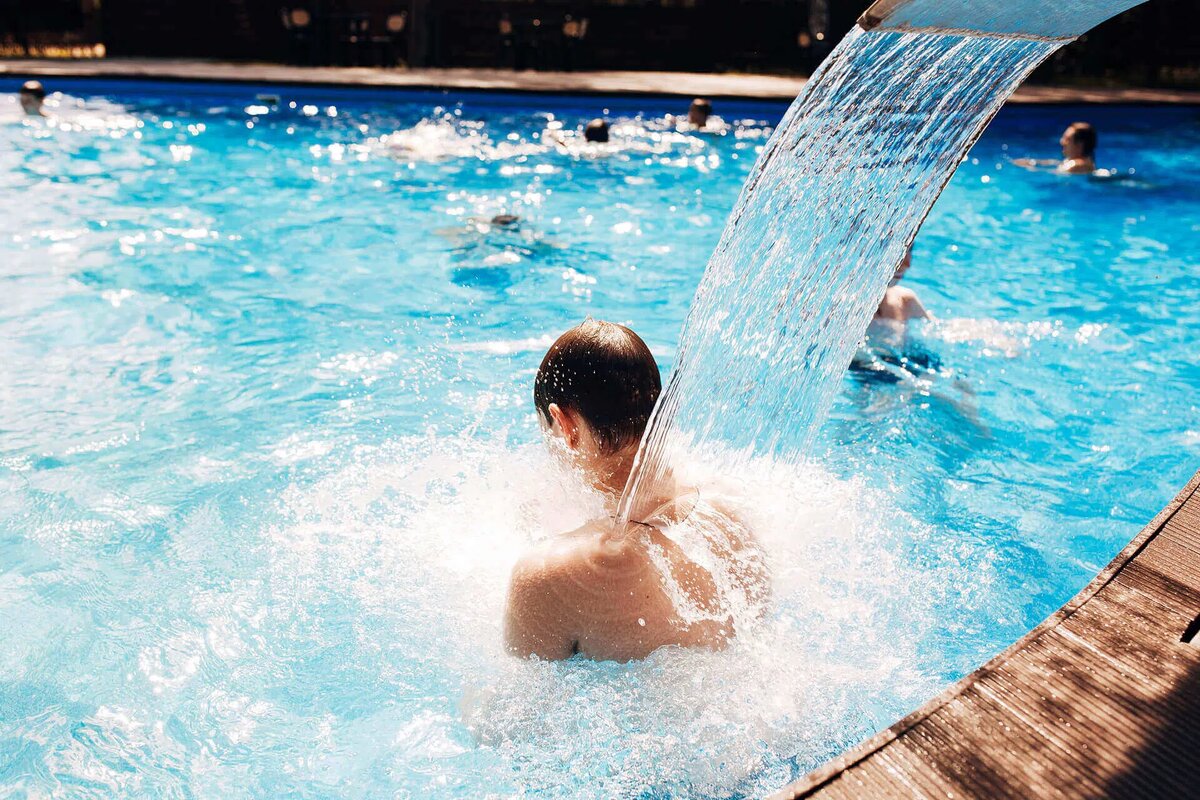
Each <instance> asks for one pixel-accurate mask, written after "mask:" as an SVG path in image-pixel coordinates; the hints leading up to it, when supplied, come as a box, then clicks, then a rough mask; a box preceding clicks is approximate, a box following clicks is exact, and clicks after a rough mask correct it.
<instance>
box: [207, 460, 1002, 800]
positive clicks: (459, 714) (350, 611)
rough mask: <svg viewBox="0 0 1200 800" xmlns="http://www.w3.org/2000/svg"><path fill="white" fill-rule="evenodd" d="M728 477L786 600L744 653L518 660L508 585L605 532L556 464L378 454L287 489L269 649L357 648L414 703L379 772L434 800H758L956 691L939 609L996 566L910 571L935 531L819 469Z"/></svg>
mask: <svg viewBox="0 0 1200 800" xmlns="http://www.w3.org/2000/svg"><path fill="white" fill-rule="evenodd" d="M712 469H713V468H712V467H705V466H703V465H696V466H694V468H693V469H691V470H690V471H689V474H688V477H689V479H692V480H695V481H696V482H697V483H698V484H700V485H701V487H702V489H701V491H709V490H710V489H708V488H705V487H712V486H715V485H717V484H721V488H720V491H722V492H724V493H726V495H727V496H733V495H736V496H738V497H739V500H740V505H739V513H740V514H743V515H744V517H743V518H744V519H745V521H746V522H747V523H749V524H750V525H751V526H752V528H753V529H754V531H755V533H756V535H757V536H758V537H759V538H760V540H761V541H762V543H763V545H764V546H765V548H766V551H767V554H768V558H769V561H770V563H771V565H772V571H773V586H774V598H773V600H772V601H771V605H770V608H769V611H768V613H767V615H766V618H765V620H764V621H763V622H762V623H761V624H759V625H757V626H756V627H754V628H752V629H750V630H748V631H746V632H744V633H743V634H741V635H739V637H738V638H737V639H736V640H735V641H734V643H733V645H732V646H731V647H730V648H728V649H727V650H726V651H724V652H716V653H714V652H706V651H696V650H681V649H678V648H666V649H663V650H660V651H658V652H656V653H654V654H653V655H651V656H650V657H649V658H647V659H646V660H645V661H643V662H634V663H630V664H615V663H611V662H609V663H599V664H598V663H594V662H590V661H587V660H582V659H574V660H571V661H568V662H562V663H545V662H538V661H536V660H531V661H522V660H518V659H516V658H513V657H511V656H509V655H507V654H506V653H505V652H504V649H503V647H502V643H501V624H502V615H503V609H504V601H505V592H506V585H507V578H508V574H509V571H510V569H511V566H512V564H513V563H514V561H515V560H516V558H517V557H518V556H519V554H520V553H521V552H522V551H523V550H524V549H525V548H526V547H528V546H529V545H530V544H532V543H534V542H536V541H537V540H539V539H542V538H544V537H546V536H552V535H555V534H556V533H558V532H562V531H566V530H570V529H572V528H574V527H576V526H577V525H579V524H581V523H582V522H584V521H586V520H587V519H590V518H594V517H595V516H597V515H599V514H601V513H603V511H604V509H603V504H602V503H601V501H600V499H599V498H598V497H596V496H594V495H590V494H589V493H588V492H585V491H583V490H582V489H580V487H579V486H578V484H577V483H576V482H575V480H574V479H573V478H572V477H570V476H569V475H565V474H564V473H562V472H561V471H560V470H559V468H558V467H557V466H555V464H554V463H552V461H551V459H550V458H549V457H548V456H547V455H546V454H545V453H544V452H543V450H542V448H541V447H524V448H518V449H515V450H514V449H511V448H510V447H509V446H507V445H505V444H503V443H502V442H499V441H484V442H480V441H473V440H468V439H429V438H426V439H405V440H400V441H396V442H393V443H392V444H390V445H388V446H386V447H383V448H378V449H364V450H362V451H360V452H359V453H357V454H356V455H355V456H354V457H353V458H352V459H351V462H350V463H349V464H348V465H347V466H345V467H344V468H341V469H339V470H336V471H334V472H333V473H332V474H330V475H328V476H327V477H325V478H322V479H320V480H318V481H316V483H313V484H307V485H301V484H296V485H294V486H293V487H292V488H290V489H288V490H287V491H286V492H285V493H284V496H283V501H282V502H283V511H284V515H285V517H286V518H287V520H288V521H287V522H286V523H284V524H282V525H280V526H279V527H277V528H274V529H272V530H271V531H270V532H269V542H270V545H269V549H270V553H271V555H270V562H271V565H270V573H271V574H270V576H269V578H268V583H269V584H270V587H271V588H270V594H271V595H272V596H275V597H282V598H288V599H287V602H285V603H284V604H283V606H282V607H280V608H277V609H275V610H273V611H272V614H271V617H273V618H274V622H272V618H271V617H269V618H268V620H267V621H265V622H264V631H263V633H262V635H264V636H266V637H268V638H271V637H272V636H273V635H278V634H283V635H284V638H285V639H286V638H288V637H291V636H296V635H298V634H297V630H298V629H297V628H295V627H293V622H292V618H295V620H296V621H297V622H300V623H302V621H303V620H305V619H309V620H311V619H314V617H313V615H314V614H316V615H319V616H323V619H322V621H321V625H323V626H331V627H333V628H338V629H340V628H343V627H345V626H351V627H353V628H354V629H356V630H357V631H358V634H357V636H356V638H357V641H358V644H357V645H356V646H355V647H354V648H352V649H351V650H350V651H348V652H346V653H344V654H343V658H347V659H350V660H351V661H354V662H360V663H357V664H356V665H355V666H354V668H353V670H351V671H363V672H366V673H370V674H379V675H383V676H387V677H385V678H384V684H385V685H386V686H388V687H389V688H387V689H386V690H385V692H384V694H385V695H386V694H387V693H388V692H395V696H396V698H402V697H403V698H408V699H407V700H406V701H405V702H407V703H409V705H408V706H407V708H408V709H409V710H408V711H407V712H405V713H398V712H396V711H395V710H390V711H389V710H386V709H381V711H380V714H383V715H385V718H382V722H381V718H380V717H379V716H378V715H373V716H372V719H373V720H374V721H373V722H372V723H371V725H382V726H383V728H384V729H385V730H380V731H377V733H378V734H379V736H380V739H379V740H378V741H374V740H373V742H372V744H371V745H370V752H371V754H373V755H371V757H372V758H375V759H383V760H385V761H388V762H389V763H392V762H394V763H395V764H396V766H397V769H401V768H402V771H403V772H405V774H407V775H408V779H409V780H410V781H412V782H414V783H413V784H412V785H411V786H409V787H408V788H409V789H411V790H412V791H414V792H416V793H417V794H422V793H431V794H435V793H437V791H438V790H439V785H435V783H433V782H432V781H433V778H432V775H434V774H435V773H437V772H439V771H445V770H450V771H451V773H452V774H455V775H457V776H458V778H457V779H458V780H460V781H461V785H460V788H462V787H463V786H468V785H470V786H476V787H477V786H480V785H497V786H501V787H504V786H508V787H510V789H511V791H516V790H517V789H518V788H519V789H520V790H522V791H525V792H534V793H537V792H539V791H544V792H546V793H548V795H549V796H595V797H612V796H629V795H636V794H638V793H640V792H643V791H654V792H664V793H670V794H672V795H674V796H714V795H715V796H723V795H726V794H730V793H735V792H736V793H741V792H749V793H751V794H756V793H760V792H761V791H764V790H766V789H767V788H769V787H771V786H772V785H774V786H778V785H781V784H782V783H783V782H785V781H786V780H787V779H788V778H790V777H791V776H792V774H793V772H794V771H795V768H796V764H797V763H799V765H801V766H803V767H807V766H813V765H815V763H816V762H817V761H819V760H820V759H821V758H822V757H825V756H828V755H831V754H832V753H833V752H835V751H836V750H838V749H839V748H841V747H843V746H845V745H848V744H850V743H851V742H853V741H855V740H857V739H858V738H861V737H862V736H864V735H866V734H868V733H870V732H872V731H873V730H874V729H876V728H877V727H879V726H881V725H883V724H887V723H889V722H890V721H891V720H892V719H893V718H895V717H896V716H898V715H900V714H902V713H903V712H904V711H905V710H907V709H908V708H910V707H912V706H915V705H916V704H917V703H919V702H920V701H921V700H923V699H925V698H926V697H928V696H929V695H931V694H933V693H934V692H935V691H936V690H937V689H938V688H939V686H940V685H941V683H942V680H943V679H942V678H941V677H940V675H939V673H938V670H937V669H930V667H929V664H930V661H929V659H928V658H927V657H925V658H923V657H922V653H921V643H922V641H923V639H924V638H925V637H926V636H928V635H929V634H931V633H933V632H934V631H935V630H936V629H937V626H938V622H937V619H936V613H935V611H934V609H935V607H936V606H937V605H938V603H940V602H944V601H945V598H946V595H947V593H952V592H954V591H956V589H955V587H961V586H963V585H964V584H965V583H966V575H967V574H968V572H970V574H971V575H972V580H973V581H979V580H982V579H985V578H986V575H987V571H988V565H987V563H985V562H982V561H978V560H976V561H973V562H971V563H964V561H963V558H968V560H969V559H970V558H974V556H973V555H971V556H965V557H964V556H962V554H954V553H949V552H947V553H944V554H943V556H944V557H943V558H942V559H941V560H940V561H937V566H936V567H935V568H934V569H932V570H931V569H930V568H929V565H928V564H926V565H925V566H923V567H917V566H915V565H914V564H913V563H912V561H911V559H910V558H909V557H908V556H907V555H906V551H907V549H908V548H910V547H912V546H913V544H914V542H916V541H919V540H923V539H925V538H928V537H929V535H930V532H929V530H928V529H926V527H925V526H923V525H921V524H919V523H917V522H916V521H915V520H913V519H911V518H909V517H906V516H905V515H903V514H901V513H899V512H897V511H895V510H893V509H892V508H891V506H890V503H889V500H888V497H886V496H885V495H882V494H880V493H879V492H876V491H869V490H867V489H866V488H865V487H864V486H863V485H862V484H861V483H859V482H857V481H842V480H838V479H836V478H835V477H833V476H832V475H831V474H829V473H828V472H827V471H825V470H824V469H823V468H821V467H819V466H816V465H804V466H788V465H784V464H778V463H772V462H768V461H756V462H752V466H751V469H750V470H749V471H748V472H747V473H746V474H744V475H742V476H741V477H740V479H739V480H738V481H737V482H736V483H731V482H730V481H728V480H726V479H723V478H721V476H719V475H718V474H716V473H714V472H713V471H712ZM731 493H732V494H731ZM935 560H936V559H935ZM331 614H332V615H333V617H330V616H329V615H331ZM340 615H344V617H343V618H339V616H340ZM275 624H278V625H280V626H281V630H277V631H274V632H273V631H272V628H273V626H274V625H275ZM268 649H269V648H268ZM230 651H231V652H234V651H236V648H231V650H230ZM254 652H255V653H257V655H255V656H254V657H255V658H256V659H261V657H262V655H261V652H258V651H254ZM246 667H248V668H250V667H253V665H251V664H246ZM253 668H261V667H253ZM414 693H415V694H416V695H417V696H418V697H421V698H423V699H422V700H420V701H417V702H415V704H414V701H413V700H412V699H411V698H412V696H413V695H414ZM372 696H373V695H372ZM254 699H255V698H253V697H251V700H254ZM302 711H303V710H302V709H293V710H292V713H302ZM418 721H419V722H420V726H421V731H420V733H419V734H418V733H417V732H415V731H414V730H413V729H412V727H411V726H413V725H415V724H417V722H418ZM312 722H313V721H312V720H308V721H307V722H304V723H302V724H312ZM363 724H366V723H363ZM334 726H335V728H336V729H337V731H338V735H337V736H334V738H335V739H338V738H339V737H345V736H351V737H353V736H356V734H354V733H353V730H355V729H356V726H357V723H356V722H355V721H354V720H352V719H340V720H334ZM389 742H393V743H395V742H403V743H405V744H404V746H403V747H400V745H394V744H389ZM401 751H402V752H401ZM360 755H361V754H360ZM364 757H365V756H364ZM331 758H332V757H330V759H331ZM797 758H799V762H796V761H795V759H797ZM447 759H449V761H450V762H452V763H447V761H446V760H447ZM339 769H348V770H352V769H353V767H352V765H343V766H342V767H340V768H339ZM480 771H483V772H484V773H485V774H484V775H480V774H479V772H480ZM422 776H423V777H422ZM453 785H454V781H453V780H452V781H451V785H450V786H448V787H444V788H452V786H453ZM509 793H510V791H509V790H503V791H501V790H498V794H499V795H507V794H509Z"/></svg>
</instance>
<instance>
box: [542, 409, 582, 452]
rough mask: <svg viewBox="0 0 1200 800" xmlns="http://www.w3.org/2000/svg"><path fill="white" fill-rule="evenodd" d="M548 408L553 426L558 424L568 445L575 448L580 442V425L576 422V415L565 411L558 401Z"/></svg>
mask: <svg viewBox="0 0 1200 800" xmlns="http://www.w3.org/2000/svg"><path fill="white" fill-rule="evenodd" d="M546 410H547V411H549V412H550V425H551V427H554V426H557V427H558V429H559V430H560V431H562V435H563V439H565V440H566V442H567V446H568V447H570V448H571V449H572V450H573V449H575V447H577V446H578V444H579V425H578V424H576V422H575V415H574V414H571V413H570V412H569V411H564V410H563V409H562V408H561V407H560V406H559V405H558V403H551V404H550V405H549V407H548V408H547V409H546Z"/></svg>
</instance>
